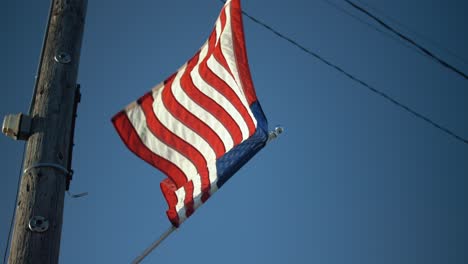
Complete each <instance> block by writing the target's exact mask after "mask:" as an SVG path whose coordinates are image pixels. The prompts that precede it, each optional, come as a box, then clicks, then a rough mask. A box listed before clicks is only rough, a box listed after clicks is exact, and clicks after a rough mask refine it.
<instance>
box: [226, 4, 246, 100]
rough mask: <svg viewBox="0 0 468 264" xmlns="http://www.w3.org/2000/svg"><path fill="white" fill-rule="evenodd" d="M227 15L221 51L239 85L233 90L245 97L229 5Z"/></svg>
mask: <svg viewBox="0 0 468 264" xmlns="http://www.w3.org/2000/svg"><path fill="white" fill-rule="evenodd" d="M225 10H226V11H225V13H226V25H225V26H224V30H223V33H221V51H222V53H223V55H224V58H225V59H226V61H227V63H228V66H229V68H230V69H231V72H232V74H233V75H234V79H235V80H236V83H237V85H236V86H231V87H232V88H233V89H236V88H237V89H238V90H239V92H240V93H241V94H242V96H240V97H241V98H242V97H245V94H244V89H243V87H242V82H241V79H240V77H239V71H238V70H237V63H236V56H235V54H234V43H233V42H232V28H231V6H230V5H228V6H226V8H225Z"/></svg>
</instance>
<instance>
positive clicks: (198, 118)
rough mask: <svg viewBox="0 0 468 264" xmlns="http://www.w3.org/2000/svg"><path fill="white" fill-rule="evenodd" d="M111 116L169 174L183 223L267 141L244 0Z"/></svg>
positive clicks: (174, 215)
mask: <svg viewBox="0 0 468 264" xmlns="http://www.w3.org/2000/svg"><path fill="white" fill-rule="evenodd" d="M112 122H113V124H114V126H115V128H116V130H117V132H118V133H119V135H120V137H121V139H122V140H123V142H124V143H125V144H126V145H127V147H128V148H129V149H130V150H131V151H132V152H134V153H135V154H136V155H137V156H139V157H140V158H142V159H143V160H145V161H146V162H148V163H149V164H151V165H153V166H154V167H156V168H157V169H159V170H161V171H162V172H163V173H164V174H166V175H167V178H166V179H164V180H163V181H162V182H161V184H160V186H161V190H162V192H163V194H164V197H165V198H166V201H167V203H168V205H169V209H168V210H167V215H168V217H169V220H170V221H171V223H172V224H173V225H174V226H176V227H178V226H179V225H180V224H181V223H182V222H183V221H184V220H185V219H187V218H188V217H189V216H190V215H191V214H192V213H193V212H194V210H195V209H197V208H198V207H199V206H200V205H202V204H203V203H204V202H206V200H207V199H208V198H209V197H210V196H211V195H212V194H213V193H214V192H215V191H217V190H218V188H220V187H221V186H222V185H223V184H224V183H225V182H226V181H227V180H228V179H229V178H230V177H231V176H232V175H233V174H234V173H235V172H236V171H237V170H238V169H240V168H241V167H242V166H243V165H244V164H245V163H246V162H247V161H248V160H249V159H250V158H251V157H252V156H254V155H255V153H257V152H258V151H259V150H260V149H261V148H262V147H263V146H264V145H265V144H266V141H267V138H268V132H267V121H266V118H265V116H264V114H263V111H262V109H261V107H260V104H259V103H258V101H257V97H256V94H255V90H254V87H253V83H252V79H251V76H250V70H249V66H248V62H247V54H246V50H245V42H244V31H243V26H242V13H241V7H240V1H239V0H232V1H227V2H226V4H225V6H224V7H223V9H222V10H221V14H220V16H219V17H218V19H217V21H216V25H215V27H214V29H213V31H212V33H211V35H210V37H209V39H208V40H207V42H206V43H205V44H204V45H203V46H202V48H201V49H200V50H199V51H198V52H197V53H196V54H195V56H193V58H191V59H190V60H189V61H188V62H187V63H186V64H184V65H183V66H182V67H181V68H180V69H179V70H178V71H177V72H176V73H174V74H173V75H172V76H170V77H169V78H168V79H167V80H165V81H164V82H163V83H161V84H159V85H157V86H156V87H155V88H153V89H152V90H151V91H150V92H148V93H147V94H145V95H143V96H142V97H141V98H140V99H138V100H137V101H136V102H134V103H132V104H130V105H129V106H128V107H126V108H125V109H124V110H122V111H121V112H119V113H118V114H116V115H115V116H114V117H113V119H112Z"/></svg>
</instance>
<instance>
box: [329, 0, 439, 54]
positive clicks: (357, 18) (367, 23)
mask: <svg viewBox="0 0 468 264" xmlns="http://www.w3.org/2000/svg"><path fill="white" fill-rule="evenodd" d="M321 1H322V2H324V3H325V4H327V5H329V6H331V7H332V8H334V9H336V10H338V11H340V12H342V13H343V14H345V15H347V16H349V17H351V18H353V19H355V20H356V21H358V22H360V23H362V24H364V25H366V26H368V27H369V28H372V29H373V30H375V31H377V32H379V33H381V34H382V35H384V36H386V37H388V38H390V39H392V40H394V41H395V42H397V43H398V44H400V45H403V46H405V47H406V48H408V49H411V50H412V51H414V52H417V53H418V54H421V55H423V56H426V57H428V58H430V57H429V56H427V54H425V53H422V52H421V51H420V50H419V49H416V48H415V47H414V46H413V45H410V44H408V43H407V42H404V41H403V40H402V39H401V38H399V37H397V36H395V35H394V34H391V33H390V32H388V31H384V30H382V29H380V28H379V27H377V26H376V25H374V24H372V23H369V22H367V21H365V20H364V19H362V18H360V17H358V16H357V15H355V14H353V13H351V12H349V11H348V10H346V9H345V8H343V7H341V6H339V5H338V4H336V3H335V2H333V1H330V0H321Z"/></svg>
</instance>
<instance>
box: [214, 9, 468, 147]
mask: <svg viewBox="0 0 468 264" xmlns="http://www.w3.org/2000/svg"><path fill="white" fill-rule="evenodd" d="M219 1H221V2H222V3H224V2H225V1H223V0H219ZM242 14H243V15H244V16H246V17H247V18H249V19H250V20H252V21H253V22H255V23H257V24H259V25H261V26H262V27H264V28H266V29H267V30H269V31H271V32H272V33H274V34H275V35H277V36H278V37H279V38H282V39H284V40H286V41H287V42H289V43H290V44H292V45H294V46H296V47H297V48H299V49H301V50H302V51H304V52H305V53H307V54H309V55H311V56H313V57H315V58H316V59H318V60H320V61H321V62H323V63H325V64H326V65H328V66H330V67H332V68H333V69H335V70H337V71H339V72H340V73H342V74H343V75H345V76H346V77H348V78H349V79H351V80H353V81H355V82H357V83H359V84H360V85H362V86H364V87H365V88H367V89H368V90H369V91H371V92H373V93H375V94H377V95H379V96H381V97H383V98H384V99H386V100H387V101H389V102H391V103H392V104H394V105H396V106H398V107H400V108H402V109H403V110H405V111H406V112H408V113H410V114H412V115H413V116H414V117H416V118H419V119H421V120H423V121H425V122H426V123H429V124H430V125H432V126H433V127H435V128H437V129H439V130H440V131H442V132H444V133H446V134H447V135H449V136H451V137H453V138H454V139H456V140H458V141H461V142H463V143H465V144H468V139H465V138H463V137H461V136H459V135H457V134H456V133H455V132H453V131H452V130H450V129H448V128H446V127H444V126H442V125H440V124H438V123H437V122H435V121H433V120H432V119H430V118H429V117H426V116H425V115H423V114H420V113H419V112H417V111H416V110H413V109H412V108H410V107H409V106H407V105H405V104H403V103H400V102H399V101H398V100H396V99H394V98H393V97H391V96H389V95H387V94H386V93H384V92H382V91H380V90H378V89H376V88H374V87H373V86H371V85H369V84H367V83H366V82H364V81H362V80H361V79H359V78H357V77H355V76H354V75H352V74H350V73H348V72H347V71H345V70H343V69H342V68H341V67H340V66H337V65H336V64H333V63H332V62H330V61H328V60H326V59H325V58H323V57H322V56H320V55H318V54H317V53H315V52H313V51H311V50H309V49H307V48H306V47H304V46H303V45H301V44H299V43H298V42H296V41H295V40H293V39H291V38H290V37H287V36H285V35H284V34H282V33H280V32H279V31H277V30H276V29H273V28H272V27H270V26H269V25H267V24H265V23H264V22H262V21H260V20H258V19H256V18H255V17H253V16H251V15H249V14H248V13H247V12H245V11H244V10H242Z"/></svg>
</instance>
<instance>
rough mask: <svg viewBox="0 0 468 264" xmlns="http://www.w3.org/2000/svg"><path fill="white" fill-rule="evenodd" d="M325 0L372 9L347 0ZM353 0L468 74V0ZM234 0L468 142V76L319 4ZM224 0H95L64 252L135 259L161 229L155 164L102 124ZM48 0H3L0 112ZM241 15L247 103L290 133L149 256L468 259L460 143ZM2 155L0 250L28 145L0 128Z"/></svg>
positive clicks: (278, 263)
mask: <svg viewBox="0 0 468 264" xmlns="http://www.w3.org/2000/svg"><path fill="white" fill-rule="evenodd" d="M330 1H332V2H333V3H336V4H337V5H339V6H341V7H343V8H345V9H346V10H348V11H349V12H351V13H353V14H355V15H357V16H359V17H361V18H363V19H366V18H365V17H364V16H362V15H361V14H359V13H357V12H355V11H354V10H352V9H350V7H349V6H348V5H347V4H346V3H345V2H344V1H341V0H330ZM363 1H366V2H368V3H370V4H371V6H372V7H374V8H376V9H377V10H380V11H383V13H380V12H376V14H380V16H382V15H388V16H391V17H393V18H396V19H397V20H398V21H399V22H401V23H403V24H404V25H406V26H408V27H410V28H411V29H412V30H415V31H417V32H418V33H420V34H422V35H424V36H426V37H427V38H429V39H432V40H434V41H436V42H438V43H439V44H438V45H437V46H434V45H433V44H432V42H429V41H427V40H426V39H425V38H420V37H419V36H418V35H415V34H413V33H410V32H408V31H404V32H406V33H408V34H409V35H410V36H412V37H414V38H415V39H417V40H418V41H419V42H420V43H422V44H424V45H426V46H427V47H429V48H430V49H431V50H433V51H434V52H435V53H437V54H439V55H440V56H441V57H443V58H445V59H446V60H447V61H449V62H450V63H452V64H453V65H456V66H457V67H458V68H460V69H462V70H463V71H464V72H468V63H466V62H468V49H467V47H468V31H467V25H468V16H466V14H467V12H468V3H467V2H466V1H460V0H430V1H427V0H424V1H423V0H411V1H407V0H394V1H389V0H375V1H370V0H363ZM242 4H243V8H244V9H245V10H246V11H247V12H249V13H250V14H252V15H253V16H255V17H257V18H259V19H261V20H263V21H265V22H267V23H268V24H269V25H271V26H273V27H274V28H276V29H278V30H279V31H281V32H284V33H285V34H288V35H289V36H291V37H292V38H294V39H295V40H297V41H298V42H300V43H302V44H303V45H304V46H306V47H308V48H309V49H311V50H313V51H316V52H317V53H319V54H320V55H322V56H323V57H325V58H327V59H329V60H330V61H333V62H334V63H336V64H338V65H340V66H342V67H343V68H344V69H346V70H347V71H349V72H350V73H352V74H354V75H356V76H359V77H360V78H361V79H363V80H365V81H366V82H368V83H369V84H371V85H373V86H374V87H377V88H379V89H381V90H382V91H384V92H385V93H387V94H389V95H391V96H393V97H394V98H397V99H398V100H400V101H401V102H403V103H405V104H407V105H410V106H412V107H413V108H414V109H416V110H418V111H420V112H421V113H424V114H426V115H427V116H430V117H431V118H432V119H434V120H436V121H437V122H440V123H441V124H443V125H445V126H447V127H449V128H451V129H453V130H454V131H456V132H457V133H458V134H460V135H462V136H464V137H465V138H466V137H468V122H467V120H468V119H467V114H468V81H466V80H464V79H462V78H461V77H459V76H458V75H456V74H454V73H453V72H450V71H448V70H447V69H445V68H443V67H441V66H440V65H438V64H435V63H433V62H432V61H431V60H430V59H428V58H427V57H425V56H422V55H420V54H419V53H417V52H415V51H414V50H413V49H410V48H407V47H405V46H402V45H400V44H398V43H397V42H396V41H395V40H394V39H392V38H389V37H387V36H385V35H382V34H381V33H378V32H376V31H375V30H373V29H371V28H369V27H367V26H365V25H363V24H361V23H360V22H357V21H356V20H354V19H353V18H351V17H349V16H346V15H344V14H343V13H341V12H339V11H337V10H336V9H334V8H332V7H331V6H330V5H328V4H326V3H325V2H323V1H322V0H314V1H304V0H289V1H284V0H282V1H280V0H268V1H267V0H257V1H243V2H242ZM221 6H222V4H221V3H220V2H219V1H217V0H198V1H192V0H183V1H150V0H138V1H123V0H113V1H109V0H101V1H89V5H88V16H87V18H86V28H85V35H84V41H83V46H82V56H81V64H80V71H79V78H78V79H79V83H81V86H82V94H83V97H82V102H81V104H80V105H79V109H78V119H77V126H76V137H75V143H76V146H75V149H74V156H73V158H74V160H73V169H74V171H75V175H74V180H73V181H72V184H71V191H72V192H75V193H79V192H84V191H88V192H89V193H90V194H89V196H87V197H84V198H80V199H70V198H69V197H67V198H66V200H65V214H64V226H63V234H62V244H61V257H60V260H61V263H67V264H74V263H80V264H81V263H129V262H130V261H131V260H132V259H133V258H134V257H135V256H137V255H138V254H139V253H141V251H142V250H143V249H144V248H145V247H147V246H148V245H149V244H150V243H151V242H152V241H153V240H154V239H156V238H157V237H158V236H159V234H160V233H162V232H163V231H165V229H166V228H167V227H168V226H169V221H168V220H167V219H166V216H165V210H166V204H165V201H164V199H163V197H162V195H161V194H160V191H159V181H160V180H161V179H163V175H162V174H161V173H160V172H159V171H156V170H155V169H153V168H152V167H150V166H149V165H147V164H146V163H145V162H143V161H141V160H139V159H138V158H137V157H136V156H134V155H133V154H132V153H130V151H128V150H127V149H126V147H125V146H124V144H123V143H122V142H121V141H120V139H119V137H118V135H117V134H116V133H115V131H114V129H113V127H112V124H111V122H110V118H111V117H112V116H113V115H114V114H115V113H116V112H117V111H119V110H120V109H122V108H123V107H124V106H125V105H127V104H128V103H130V102H131V101H133V100H135V99H136V98H138V97H139V96H141V95H142V94H143V93H145V92H146V91H148V90H149V89H150V88H151V87H153V85H155V84H157V83H159V82H160V81H162V80H163V79H165V78H166V77H167V76H168V75H170V74H171V73H173V72H174V71H175V70H176V69H177V68H178V67H179V66H180V65H182V64H183V63H184V62H185V61H186V60H187V59H188V58H190V57H191V56H192V55H193V54H194V53H195V52H196V51H197V50H198V49H199V47H200V46H201V44H202V43H203V42H204V41H205V39H206V38H207V36H208V34H209V33H210V32H211V29H212V26H213V24H214V21H215V19H216V17H217V15H218V13H219V10H220V9H221ZM48 7H49V1H25V0H17V1H4V2H3V3H2V7H1V9H0V21H1V23H0V25H1V32H2V41H1V42H0V52H1V58H2V63H0V67H1V69H0V80H1V81H2V85H1V86H2V88H1V91H2V93H1V95H0V116H1V117H2V118H3V116H4V115H5V114H7V113H17V112H27V109H28V107H29V101H30V98H31V94H32V87H33V84H34V75H35V72H36V67H37V63H38V58H39V53H40V47H41V43H42V38H43V33H44V28H45V23H46V19H47V12H48ZM367 21H369V20H367ZM386 21H389V20H387V19H386ZM369 22H370V21H369ZM389 22H390V21H389ZM244 25H245V31H246V41H247V52H248V55H249V61H250V67H251V71H252V76H253V80H254V83H255V86H256V90H257V94H258V97H259V99H260V102H261V104H262V106H263V109H264V111H265V113H266V115H267V117H268V119H269V122H270V125H271V126H272V127H273V126H274V125H275V124H281V125H283V126H284V127H285V129H286V132H285V134H283V136H282V137H281V138H280V139H279V140H277V141H276V142H274V143H273V144H270V145H268V146H267V147H266V148H265V149H264V150H262V151H261V152H260V153H259V155H257V156H256V157H255V158H254V159H253V160H252V161H251V162H250V163H249V164H247V166H245V167H244V168H243V169H242V170H241V171H240V172H239V173H238V174H237V175H235V176H234V177H233V178H232V179H231V180H230V181H229V182H228V183H227V184H226V185H224V186H223V188H222V189H221V190H220V191H219V192H218V193H217V194H216V195H215V196H214V197H213V198H212V199H210V201H209V202H208V203H207V204H205V205H204V206H203V207H202V208H200V210H198V211H197V212H196V213H195V215H194V216H192V217H191V218H190V219H189V220H188V221H187V222H186V223H184V224H183V225H182V227H181V228H180V230H179V231H178V232H176V233H175V234H173V235H172V236H171V237H170V238H169V239H168V240H167V241H166V242H165V243H164V244H163V245H161V247H159V248H158V250H157V251H156V252H154V253H153V254H152V255H150V256H149V257H148V258H147V260H146V262H144V263H189V262H190V263H205V264H209V263H223V264H229V263H235V264H238V263H274V264H283V263H320V264H342V263H356V264H367V263H369V264H371V263H372V264H375V263H379V264H384V263H389V264H394V263H399V264H415V263H426V264H432V263H433V264H436V263H437V264H440V263H450V264H461V263H468V251H467V250H466V248H467V245H468V229H467V224H466V223H468V204H467V203H468V197H467V196H468V194H467V193H468V192H467V189H468V145H466V144H462V143H460V142H459V141H456V140H454V139H453V138H451V137H448V136H447V135H446V134H444V133H442V132H440V131H439V130H436V129H434V128H433V127H432V126H430V125H428V124H426V123H424V122H423V121H421V120H418V119H415V118H414V117H413V116H411V115H410V114H408V113H406V112H404V111H402V110H401V109H398V108H396V107H394V105H392V104H390V103H388V102H387V101H385V100H383V99H382V98H380V97H377V96H375V95H374V94H371V93H369V92H368V91H367V90H366V89H365V88H363V87H362V86H360V85H358V84H356V83H355V82H353V81H350V80H349V79H348V78H346V77H344V76H343V75H341V74H340V73H338V72H336V71H335V70H333V69H331V68H329V67H328V66H326V65H324V64H323V63H321V62H319V61H317V60H316V59H314V58H313V57H310V56H308V55H307V54H305V53H303V52H302V51H301V50H299V49H297V48H295V47H293V46H291V45H290V44H288V43H287V42H285V41H283V40H281V39H279V38H277V37H276V36H275V35H273V34H271V33H270V32H268V31H267V30H265V29H264V28H262V27H260V26H258V25H257V24H254V23H252V22H251V21H250V20H248V19H244ZM392 25H395V24H393V23H392ZM398 27H399V26H398ZM440 46H443V47H445V48H447V49H449V50H450V51H452V52H454V53H456V54H458V55H459V57H461V58H463V60H461V59H459V58H457V57H454V56H452V55H451V54H450V53H448V52H447V51H445V50H443V49H440V48H439V47H440ZM0 149H1V151H0V162H1V163H0V164H1V165H2V173H1V180H0V246H1V253H2V254H1V255H2V256H3V249H4V248H5V244H6V235H7V232H8V227H9V223H10V217H11V214H12V210H13V206H14V199H15V195H16V182H17V179H18V171H19V167H20V162H21V157H22V153H23V143H22V142H15V141H13V140H10V139H9V138H6V137H4V136H1V137H0Z"/></svg>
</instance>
